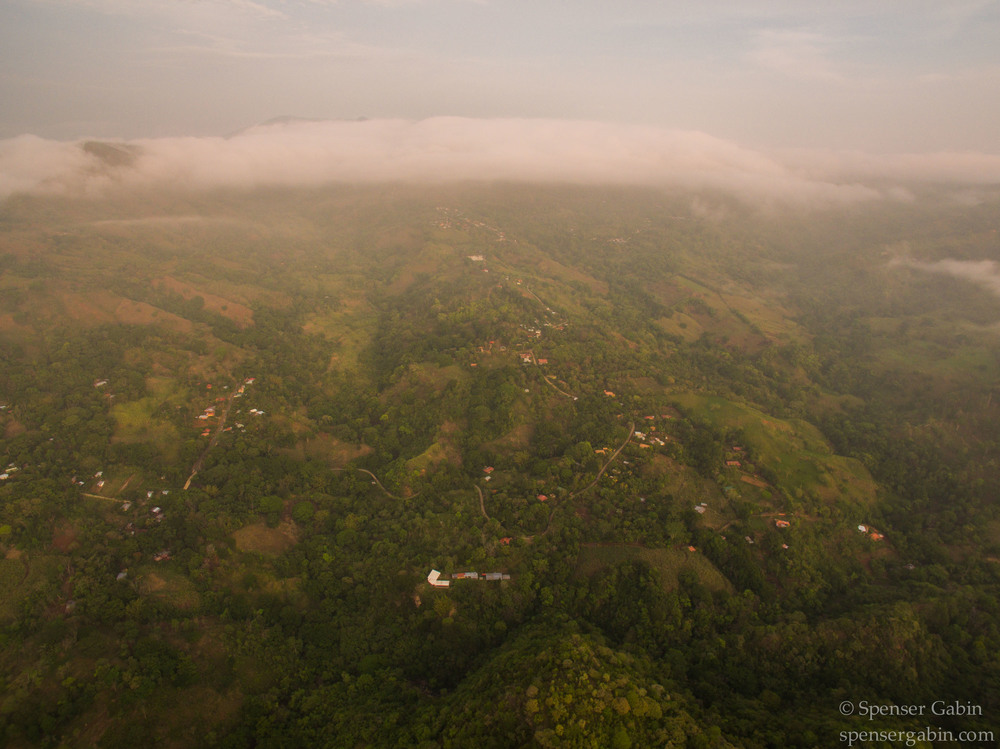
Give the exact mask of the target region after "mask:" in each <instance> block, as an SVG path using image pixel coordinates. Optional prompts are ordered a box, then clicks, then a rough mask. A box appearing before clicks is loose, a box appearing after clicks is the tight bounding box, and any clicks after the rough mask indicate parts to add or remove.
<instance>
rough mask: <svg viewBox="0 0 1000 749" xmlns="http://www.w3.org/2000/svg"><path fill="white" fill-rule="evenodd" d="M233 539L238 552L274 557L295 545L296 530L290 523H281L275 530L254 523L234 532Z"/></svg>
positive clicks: (262, 524) (263, 524)
mask: <svg viewBox="0 0 1000 749" xmlns="http://www.w3.org/2000/svg"><path fill="white" fill-rule="evenodd" d="M233 538H234V539H235V540H236V548H237V549H239V550H240V551H249V552H254V553H256V554H268V555H275V556H276V555H278V554H281V553H283V552H284V551H287V550H288V549H290V548H291V547H292V546H294V545H295V542H296V541H297V530H296V528H295V526H294V525H293V524H292V523H281V524H279V525H278V527H277V528H270V527H268V526H267V525H266V524H265V523H254V524H253V525H247V526H244V527H243V528H240V529H239V530H238V531H235V532H234V533H233Z"/></svg>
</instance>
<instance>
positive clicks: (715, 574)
mask: <svg viewBox="0 0 1000 749" xmlns="http://www.w3.org/2000/svg"><path fill="white" fill-rule="evenodd" d="M623 562H642V563H644V564H646V565H648V566H649V567H650V568H651V569H653V570H656V572H657V573H658V574H659V577H660V583H661V585H662V586H663V590H664V591H667V592H670V591H672V590H675V589H676V588H677V586H678V584H679V583H678V580H679V576H680V574H681V573H682V572H693V573H694V574H695V575H697V576H698V580H699V581H700V582H701V584H702V585H704V586H705V587H706V588H708V589H709V590H713V591H715V590H727V591H732V584H731V583H730V582H729V580H727V579H726V577H725V576H724V575H723V574H722V573H721V572H719V570H718V569H717V568H716V566H715V565H714V564H712V563H711V562H710V561H708V559H706V558H705V557H704V556H702V555H701V554H700V553H699V552H697V551H694V552H692V551H688V550H687V549H647V548H644V547H642V546H625V545H606V546H605V545H602V546H584V547H583V548H582V549H580V555H579V557H578V558H577V574H578V575H580V576H588V577H589V576H590V575H593V574H595V573H597V572H599V571H601V570H602V569H604V568H606V567H613V566H615V565H618V564H621V563H623Z"/></svg>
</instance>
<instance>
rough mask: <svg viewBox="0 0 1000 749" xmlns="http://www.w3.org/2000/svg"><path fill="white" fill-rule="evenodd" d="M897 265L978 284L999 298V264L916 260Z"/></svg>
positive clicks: (986, 261)
mask: <svg viewBox="0 0 1000 749" xmlns="http://www.w3.org/2000/svg"><path fill="white" fill-rule="evenodd" d="M896 262H897V263H898V264H901V265H905V266H906V267H908V268H916V269H917V270H922V271H926V272H927V273H942V274H944V275H947V276H954V277H955V278H961V279H963V280H965V281H971V282H972V283H975V284H978V285H980V286H982V287H984V288H986V289H988V290H989V291H991V292H993V293H994V294H996V295H997V296H1000V264H998V263H995V262H993V261H992V260H952V259H947V260H937V261H935V262H932V263H928V262H921V261H918V260H899V261H896Z"/></svg>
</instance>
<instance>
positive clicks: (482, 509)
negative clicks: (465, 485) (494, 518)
mask: <svg viewBox="0 0 1000 749" xmlns="http://www.w3.org/2000/svg"><path fill="white" fill-rule="evenodd" d="M473 486H474V487H476V493H477V494H478V495H479V511H480V512H481V513H483V517H484V518H486V519H487V520H489V519H490V516H489V515H487V514H486V504H485V503H484V502H483V490H482V489H480V488H479V484H473Z"/></svg>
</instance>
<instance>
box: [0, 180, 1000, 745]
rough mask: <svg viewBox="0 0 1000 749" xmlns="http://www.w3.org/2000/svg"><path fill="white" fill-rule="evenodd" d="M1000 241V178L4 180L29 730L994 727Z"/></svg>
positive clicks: (809, 733)
mask: <svg viewBox="0 0 1000 749" xmlns="http://www.w3.org/2000/svg"><path fill="white" fill-rule="evenodd" d="M998 229H1000V194H993V193H990V192H988V191H985V190H979V191H978V192H977V193H976V198H975V200H973V199H970V198H969V196H968V195H964V199H963V200H954V199H952V196H951V195H950V194H949V193H945V192H943V191H941V192H939V191H936V190H931V189H925V190H924V191H923V192H917V193H916V194H915V197H914V198H913V200H910V201H905V202H903V201H900V202H891V201H888V200H880V201H872V202H869V203H859V204H857V205H853V206H838V207H829V206H827V207H822V208H805V207H796V208H785V207H780V206H770V207H768V208H766V209H761V208H757V207H749V206H747V205H746V204H743V203H740V202H737V201H735V200H734V199H731V198H728V197H726V196H723V195H714V194H711V193H701V194H698V195H692V194H687V193H681V192H668V191H659V190H647V189H631V188H628V189H627V188H606V189H605V188H574V187H558V188H557V187H538V186H534V187H526V186H519V185H502V184H497V185H464V186H435V187H420V188H418V187H414V186H394V185H383V186H378V187H375V186H369V187H351V186H340V187H328V188H323V189H310V190H300V189H268V190H264V189H260V190H255V191H236V190H232V191H214V192H208V191H204V192H197V193H193V192H183V191H176V192H169V193H156V194H154V193H152V192H145V191H142V190H133V191H131V192H129V193H128V194H124V193H122V194H113V195H112V196H110V197H98V196H93V197H88V198H84V197H76V198H69V197H53V196H44V197H29V196H14V197H10V198H8V199H6V200H5V201H4V202H2V203H0V436H2V440H0V468H2V470H3V472H2V473H0V743H3V742H6V745H7V746H10V747H27V746H67V747H90V746H100V747H136V746H161V747H182V746H183V747H186V746H206V747H232V748H235V747H251V746H255V747H279V746H281V747H285V746H310V747H312V746H330V747H355V746H357V747H363V746H372V747H383V746H384V747H392V746H398V747H438V746H440V747H455V748H459V747H469V746H483V747H508V746H546V747H548V746H551V747H556V746H558V747H617V748H621V749H624V748H625V747H637V748H638V747H650V746H675V747H685V746H686V747H728V746H741V747H790V746H798V747H816V746H834V745H844V742H843V741H842V740H841V732H843V731H872V730H876V731H892V730H901V731H919V730H921V729H923V728H924V727H925V726H934V727H937V728H938V729H940V730H950V731H953V732H954V733H955V735H956V736H957V735H958V733H959V732H961V731H973V732H981V734H980V735H979V736H978V737H977V738H976V740H974V741H973V740H969V741H967V742H966V743H965V744H963V745H968V746H997V745H998V737H997V736H995V735H990V734H989V732H991V731H992V732H994V733H995V732H997V731H998V726H1000V724H998V723H997V720H998V718H1000V658H998V653H1000V603H998V593H1000V512H998V506H997V504H996V498H997V497H998V496H1000V465H998V457H997V446H998V444H1000V391H998V383H1000V355H998V354H1000V298H998V296H997V289H998V281H997V275H996V270H995V269H996V266H995V265H992V264H991V263H990V262H984V261H998V260H1000V239H998V233H997V232H998ZM991 284H992V286H991ZM3 466H6V468H3ZM432 570H436V571H438V572H439V573H440V577H439V578H436V579H435V578H434V577H433V576H431V578H429V577H428V576H429V574H430V573H431V572H432ZM470 573H475V574H470ZM432 580H433V581H434V582H436V583H437V584H436V585H434V584H432ZM444 583H447V585H444ZM845 701H847V702H850V703H851V704H852V705H853V706H855V708H854V709H855V712H854V714H852V715H844V714H842V709H841V705H842V703H844V702H845ZM865 702H867V703H871V704H877V705H890V704H895V705H925V706H926V707H927V709H926V710H925V713H924V715H923V716H922V717H919V718H916V717H906V716H900V715H883V716H881V717H876V718H875V719H873V720H869V719H868V718H867V717H865V716H863V715H862V714H861V713H860V712H858V709H857V706H859V705H862V704H863V703H865ZM937 702H940V703H941V704H942V705H956V704H957V705H963V706H968V705H972V706H975V707H977V708H979V711H978V712H973V713H972V714H969V713H968V712H966V713H958V714H944V715H940V714H934V715H932V714H931V712H930V710H931V705H932V703H935V704H936V703H937ZM953 713H954V711H953ZM882 741H883V743H881V744H880V743H877V742H871V743H868V744H866V745H870V746H876V745H878V746H881V745H886V746H888V745H900V744H891V743H890V742H888V741H886V740H885V739H882ZM913 745H916V746H930V745H931V742H929V741H927V740H925V738H922V737H919V736H918V737H917V739H916V743H915V744H913Z"/></svg>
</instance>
